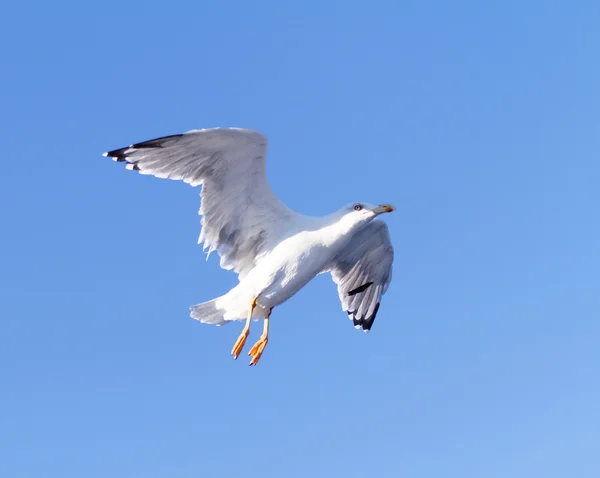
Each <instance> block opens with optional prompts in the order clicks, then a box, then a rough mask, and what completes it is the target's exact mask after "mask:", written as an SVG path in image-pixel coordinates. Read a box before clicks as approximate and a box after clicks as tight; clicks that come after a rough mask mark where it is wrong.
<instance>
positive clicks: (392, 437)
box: [0, 0, 600, 478]
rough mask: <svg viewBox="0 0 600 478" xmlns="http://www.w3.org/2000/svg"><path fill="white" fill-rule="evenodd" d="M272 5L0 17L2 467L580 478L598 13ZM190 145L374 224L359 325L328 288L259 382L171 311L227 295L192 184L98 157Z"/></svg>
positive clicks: (28, 12)
mask: <svg viewBox="0 0 600 478" xmlns="http://www.w3.org/2000/svg"><path fill="white" fill-rule="evenodd" d="M284 3H285V2H273V1H262V2H261V1H258V2H203V1H200V2H191V1H183V2H177V1H174V2H168V3H163V2H155V1H152V0H150V1H145V2H116V1H113V0H107V1H105V2H102V3H89V2H74V1H73V2H64V1H63V2H61V1H58V2H50V3H48V2H39V1H34V2H32V3H28V4H24V3H20V4H19V3H17V2H13V3H11V4H7V5H6V6H5V7H4V8H3V15H2V18H0V41H1V42H2V45H4V46H3V48H2V50H1V52H0V60H1V62H2V67H3V68H2V69H3V74H2V75H1V77H0V87H1V88H0V89H1V91H2V94H1V95H0V121H1V124H2V161H3V166H4V167H3V175H2V180H3V181H2V182H3V186H2V188H0V209H1V213H2V217H3V224H4V225H5V229H3V232H2V234H1V235H0V241H1V245H2V250H3V254H2V256H1V262H0V265H1V267H0V269H1V270H2V274H0V281H1V282H0V311H1V313H2V318H1V320H0V363H2V368H1V375H0V379H1V383H2V393H0V406H1V407H2V410H3V414H2V418H1V419H0V423H1V426H0V475H2V476H7V477H14V478H17V477H18V478H21V477H23V478H29V477H36V478H37V477H40V476H43V477H60V478H70V477H77V478H79V477H81V476H86V477H87V478H96V477H107V476H110V477H111V478H121V477H134V476H143V477H152V478H153V477H173V476H177V477H183V478H185V477H198V476H201V477H202V476H210V477H231V476H245V477H248V478H253V477H264V476H285V477H305V476H311V477H315V478H319V477H332V476H344V477H364V476H377V477H380V478H387V477H390V478H396V477H399V476H406V477H411V478H430V477H431V478H434V477H435V478H438V477H440V476H443V477H452V478H453V477H456V478H469V477H473V478H481V477H486V478H532V477H544V478H554V477H556V478H559V477H560V478H563V477H565V476H573V477H578V478H584V477H597V476H599V475H600V465H599V463H600V462H599V461H598V458H597V456H598V453H599V452H600V445H599V444H600V440H599V439H598V430H599V429H600V406H599V404H600V385H599V384H598V370H599V367H600V348H599V347H598V342H599V340H600V324H599V322H598V311H599V309H600V295H599V293H598V291H599V288H600V275H599V274H598V270H599V269H600V255H599V254H598V248H599V244H600V226H599V221H598V210H599V207H600V193H599V188H598V177H599V175H600V163H599V160H598V151H599V150H600V135H599V134H598V132H599V130H600V115H599V114H598V112H599V111H600V95H599V94H598V85H599V84H600V67H599V66H598V57H599V55H600V30H598V28H597V19H598V16H599V15H600V6H599V5H598V3H597V2H591V1H589V2H583V1H575V2H566V1H563V2H542V1H529V2H517V1H508V2H502V5H497V4H492V3H491V2H488V3H486V4H484V3H482V2H475V1H460V0H459V1H456V2H442V1H425V2H423V1H418V2H417V1H411V2H391V1H390V2H385V1H374V2H368V3H355V2H302V3H295V4H293V5H288V4H287V3H285V4H284ZM496 3H498V2H496ZM211 126H243V127H249V128H254V129H257V130H260V131H262V132H263V133H265V134H266V135H267V136H268V137H269V140H270V150H269V161H268V175H269V178H270V180H271V183H272V185H273V189H274V190H275V192H276V193H277V194H278V195H279V196H280V197H281V198H282V199H283V200H284V202H286V203H287V204H288V205H289V206H290V207H292V208H294V209H296V210H298V211H301V212H303V213H306V214H326V213H329V212H331V211H332V210H335V209H337V208H338V207H340V206H341V205H343V204H345V203H347V202H350V201H354V200H364V201H368V202H374V203H381V202H391V203H394V204H395V205H396V207H397V212H396V213H394V214H390V215H387V216H386V217H385V220H386V221H387V222H388V224H389V227H390V230H391V233H392V238H393V243H394V247H395V249H396V260H395V269H394V281H393V282H392V285H391V286H390V289H389V291H388V293H387V295H386V296H385V298H384V301H383V303H382V306H381V309H380V312H379V315H378V317H377V320H376V321H375V325H374V327H373V330H372V332H371V334H369V335H367V336H365V335H364V334H363V333H361V332H358V331H356V330H354V328H353V327H352V326H351V324H350V322H349V321H348V319H347V318H346V314H344V313H343V312H342V311H341V308H340V304H339V302H338V298H337V294H336V291H335V286H334V284H333V282H332V281H331V280H330V278H329V277H328V276H327V277H326V276H320V277H318V278H317V279H316V280H314V281H313V282H311V283H310V284H309V285H308V286H307V287H306V288H305V289H304V290H302V291H301V292H300V293H299V294H298V295H296V296H295V297H293V298H292V299H291V300H290V301H288V302H287V303H285V304H284V305H282V306H281V307H279V308H278V309H277V310H276V311H275V313H274V315H273V321H272V325H271V336H270V342H269V345H268V347H267V350H266V352H265V354H264V356H263V358H262V360H261V363H260V364H259V366H258V367H256V368H249V367H248V366H247V365H246V362H247V360H246V356H245V355H244V358H243V360H238V361H233V360H232V359H231V357H230V356H229V351H230V349H231V346H232V345H233V343H234V341H235V339H236V337H237V335H238V333H239V331H240V327H241V324H240V325H233V326H228V327H224V328H215V327H210V326H205V325H200V324H198V323H197V322H195V321H193V320H192V319H190V318H188V306H189V305H190V304H195V303H198V302H201V301H204V300H208V299H211V298H213V297H216V296H219V295H221V294H222V293H224V292H225V291H227V290H228V289H229V288H230V287H232V286H233V285H234V284H235V282H236V278H235V277H234V276H233V275H232V274H231V273H229V272H225V271H222V270H220V269H219V267H218V262H217V258H216V257H211V258H210V259H209V261H208V262H206V261H205V258H204V256H203V255H202V252H201V248H200V247H198V246H197V245H196V239H197V236H198V233H199V218H198V216H197V214H196V211H197V209H198V203H199V199H198V190H194V189H192V188H189V187H188V186H186V185H184V184H182V183H176V182H172V181H160V180H158V179H155V178H150V177H142V176H139V175H136V174H133V173H130V172H128V171H125V170H124V168H122V167H120V165H116V164H114V163H112V162H111V161H108V160H106V159H105V158H102V157H101V156H100V155H101V153H102V152H104V151H106V150H107V149H111V148H117V147H120V146H123V145H126V144H129V143H131V142H135V141H143V140H146V139H151V138H154V137H156V136H161V135H165V134H173V133H178V132H182V131H185V130H188V129H193V128H202V127H211ZM259 333H260V326H259V327H256V328H254V330H253V334H252V335H251V338H250V340H251V341H253V339H254V338H256V337H258V334H259Z"/></svg>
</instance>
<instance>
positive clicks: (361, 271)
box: [329, 219, 394, 332]
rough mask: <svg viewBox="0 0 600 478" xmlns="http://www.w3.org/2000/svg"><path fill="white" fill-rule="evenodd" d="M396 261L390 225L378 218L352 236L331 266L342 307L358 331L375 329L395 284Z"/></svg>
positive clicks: (330, 269)
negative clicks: (383, 300) (386, 296)
mask: <svg viewBox="0 0 600 478" xmlns="http://www.w3.org/2000/svg"><path fill="white" fill-rule="evenodd" d="M393 260H394V249H393V247H392V243H391V241H390V233H389V231H388V228H387V225H386V224H385V223H384V222H382V221H379V220H377V219H376V220H374V221H371V222H370V223H369V224H368V225H367V226H365V227H364V228H363V229H361V230H360V231H359V232H358V233H356V234H355V235H354V237H352V239H351V240H350V242H349V243H348V245H347V246H346V247H345V248H344V249H343V250H342V252H341V253H340V254H338V255H337V257H336V258H335V259H334V261H333V264H332V265H331V266H330V268H329V271H330V272H331V276H332V278H333V280H334V282H335V283H336V284H337V286H338V294H339V296H340V301H341V302H342V308H343V310H344V311H345V312H348V316H349V318H350V319H352V321H353V322H354V327H355V328H357V329H358V328H359V327H362V328H363V329H364V330H365V332H366V331H368V330H370V329H371V327H372V326H373V321H374V320H375V316H376V315H377V311H378V310H379V303H380V302H381V297H382V296H383V294H385V292H386V290H387V288H388V286H389V285H390V282H391V281H392V262H393Z"/></svg>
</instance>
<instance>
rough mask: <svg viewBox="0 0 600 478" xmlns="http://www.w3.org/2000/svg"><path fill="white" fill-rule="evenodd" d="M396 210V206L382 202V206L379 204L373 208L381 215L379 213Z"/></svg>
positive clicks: (376, 213) (377, 214)
mask: <svg viewBox="0 0 600 478" xmlns="http://www.w3.org/2000/svg"><path fill="white" fill-rule="evenodd" d="M395 210H396V208H395V207H394V206H392V205H391V204H382V205H381V206H377V207H376V208H375V209H373V212H374V213H375V215H376V216H379V214H383V213H385V212H392V211H395Z"/></svg>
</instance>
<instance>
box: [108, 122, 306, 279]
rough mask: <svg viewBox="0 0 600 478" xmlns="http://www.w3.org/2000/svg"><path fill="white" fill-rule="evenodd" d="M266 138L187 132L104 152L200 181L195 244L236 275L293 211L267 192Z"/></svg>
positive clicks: (139, 167) (144, 170) (147, 170)
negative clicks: (199, 222)
mask: <svg viewBox="0 0 600 478" xmlns="http://www.w3.org/2000/svg"><path fill="white" fill-rule="evenodd" d="M266 154H267V139H266V138H265V137H264V136H263V135H262V134H260V133H258V132H256V131H251V130H247V129H237V128H213V129H202V130H192V131H188V132H186V133H183V134H176V135H172V136H164V137H162V138H157V139H153V140H150V141H145V142H143V143H137V144H133V145H131V146H128V147H126V148H121V149H116V150H114V151H109V152H107V153H104V156H110V157H112V158H113V160H115V161H118V162H125V163H127V166H126V167H127V169H130V170H134V171H138V172H139V173H140V174H151V175H153V176H156V177H158V178H168V179H176V180H182V181H184V182H186V183H188V184H190V185H191V186H198V185H202V190H201V193H200V195H201V198H202V201H201V206H200V211H199V214H200V215H202V221H201V224H202V231H201V233H200V238H199V239H198V243H202V242H203V243H204V249H208V250H209V254H210V252H212V251H214V250H216V251H217V253H218V254H219V256H220V257H221V260H220V265H221V267H222V268H224V269H233V270H234V271H235V272H236V273H238V274H239V275H240V279H242V278H243V276H244V275H245V274H247V273H248V271H250V270H251V269H252V268H253V267H254V265H255V263H256V261H257V259H258V258H259V257H260V256H261V254H263V253H265V252H267V251H268V250H269V248H271V247H273V246H274V243H276V241H277V237H278V236H279V231H281V230H282V229H284V228H285V227H286V224H287V223H288V222H289V221H293V219H294V217H295V216H296V213H295V212H294V211H292V210H291V209H289V208H288V207H286V206H285V205H284V204H283V203H282V202H281V201H280V200H279V199H278V198H277V197H276V196H275V194H274V193H273V191H272V190H271V188H270V186H269V184H268V181H267V177H266V170H265V169H266Z"/></svg>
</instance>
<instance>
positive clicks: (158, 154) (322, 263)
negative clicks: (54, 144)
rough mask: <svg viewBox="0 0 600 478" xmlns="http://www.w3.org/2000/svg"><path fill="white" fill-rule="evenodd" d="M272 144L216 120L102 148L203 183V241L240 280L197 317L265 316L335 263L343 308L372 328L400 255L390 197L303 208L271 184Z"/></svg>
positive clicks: (141, 168)
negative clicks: (390, 220)
mask: <svg viewBox="0 0 600 478" xmlns="http://www.w3.org/2000/svg"><path fill="white" fill-rule="evenodd" d="M266 153H267V139H266V138H265V137H264V136H263V135H262V134H260V133H258V132H255V131H251V130H247V129H238V128H213V129H204V130H192V131H188V132H186V133H183V134H177V135H172V136H165V137H162V138H157V139H153V140H150V141H146V142H143V143H138V144H133V145H131V146H129V147H126V148H121V149H117V150H114V151H109V152H107V153H104V156H110V157H112V158H113V159H114V160H115V161H119V162H125V163H126V167H127V169H131V170H136V171H138V172H139V173H141V174H150V175H153V176H156V177H159V178H169V179H176V180H182V181H184V182H186V183H188V184H190V185H192V186H198V185H202V189H201V198H202V200H201V207H200V211H199V213H200V214H201V216H202V221H201V224H202V229H201V234H200V238H199V240H198V242H199V243H203V244H204V249H205V250H206V249H208V253H209V254H210V252H212V251H216V252H217V253H218V254H219V256H220V265H221V267H222V268H224V269H233V270H234V271H235V272H236V273H237V274H238V277H239V284H238V285H237V286H236V287H234V288H233V289H232V290H231V291H229V292H228V293H227V294H225V295H223V296H222V297H219V298H217V299H214V300H212V301H209V302H205V303H202V304H198V305H196V306H192V307H191V316H192V317H193V318H195V319H198V320H199V321H201V322H205V323H211V324H216V325H222V324H224V323H227V322H229V321H233V320H244V319H246V320H247V321H248V324H247V326H248V327H249V319H250V317H254V318H259V317H265V316H266V317H267V318H268V316H269V315H270V312H271V310H272V309H273V307H275V306H277V305H279V304H281V303H283V302H284V301H286V300H287V299H289V298H290V297H291V296H293V295H294V294H295V293H296V292H297V291H298V290H300V289H301V288H302V287H304V286H305V285H306V284H307V283H308V282H309V281H310V280H311V279H312V278H313V277H315V276H316V275H318V274H321V273H324V272H331V274H332V277H333V280H334V281H335V282H336V283H337V285H338V293H339V296H340V300H341V303H342V308H343V309H344V310H345V311H347V312H348V315H349V316H350V318H351V319H352V320H353V322H354V325H355V326H356V327H357V328H358V327H361V326H362V328H363V329H364V330H365V331H368V330H369V329H370V328H371V326H372V325H373V321H374V320H375V316H376V314H377V310H378V308H379V303H380V300H381V296H382V295H383V294H384V293H385V291H386V290H387V288H388V286H389V283H390V280H391V272H392V261H393V256H394V253H393V248H392V245H391V242H390V236H389V232H388V229H387V226H386V225H385V223H383V222H381V221H379V220H377V219H375V217H376V216H378V215H379V214H381V213H384V212H391V211H393V207H392V206H390V205H382V206H375V205H372V204H368V203H357V204H351V205H348V206H345V207H344V208H342V209H340V210H339V211H337V212H335V213H333V214H330V215H328V216H325V217H311V216H304V215H301V214H298V213H296V212H294V211H292V210H291V209H289V208H288V207H287V206H285V205H284V204H283V203H282V202H281V201H280V200H279V199H278V198H277V197H276V196H275V195H274V194H273V192H272V190H271V188H270V187H269V184H268V181H267V178H266V171H265V168H266ZM244 330H246V329H244ZM265 334H266V331H265ZM246 335H247V333H246ZM240 338H241V336H240ZM244 341H245V339H244ZM265 344H266V338H265ZM242 345H243V344H242ZM263 348H264V345H263ZM238 353H239V352H238ZM260 353H262V350H261V352H260ZM234 355H235V356H236V357H237V353H234ZM258 357H260V354H259V355H258ZM257 361H258V359H256V360H255V363H256V362H257Z"/></svg>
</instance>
